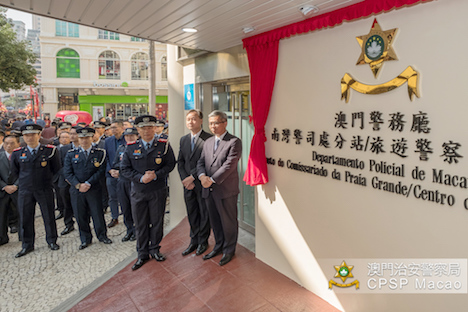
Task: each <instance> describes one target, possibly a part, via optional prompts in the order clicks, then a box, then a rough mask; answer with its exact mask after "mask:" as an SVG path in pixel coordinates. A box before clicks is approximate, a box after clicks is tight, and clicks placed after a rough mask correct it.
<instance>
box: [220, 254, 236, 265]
mask: <svg viewBox="0 0 468 312" xmlns="http://www.w3.org/2000/svg"><path fill="white" fill-rule="evenodd" d="M232 257H234V254H224V255H223V257H222V258H221V261H219V265H220V266H223V265H225V264H226V263H228V262H229V261H231V260H232Z"/></svg>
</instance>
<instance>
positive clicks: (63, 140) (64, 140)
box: [57, 128, 78, 235]
mask: <svg viewBox="0 0 468 312" xmlns="http://www.w3.org/2000/svg"><path fill="white" fill-rule="evenodd" d="M72 132H73V133H74V135H73V140H74V142H71V141H70V134H71V133H72ZM77 139H78V135H77V134H76V129H75V128H74V129H72V130H70V133H68V132H62V133H60V137H59V140H60V144H59V145H58V146H57V148H58V149H59V151H60V160H61V162H62V168H60V171H59V172H58V178H57V180H58V181H57V186H58V194H59V196H60V198H61V200H62V205H63V217H64V219H63V222H64V223H65V229H64V230H63V231H62V233H60V235H67V234H69V233H70V232H72V231H74V230H75V226H74V224H75V221H74V220H73V208H72V204H71V198H70V184H68V182H67V181H65V176H64V175H63V165H64V164H65V156H66V155H67V153H68V151H69V150H72V149H74V148H75V145H74V143H75V142H76V140H77Z"/></svg>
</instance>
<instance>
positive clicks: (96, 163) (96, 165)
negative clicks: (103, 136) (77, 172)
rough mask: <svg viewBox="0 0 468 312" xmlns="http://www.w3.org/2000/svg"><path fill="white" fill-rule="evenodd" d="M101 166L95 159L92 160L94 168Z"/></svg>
mask: <svg viewBox="0 0 468 312" xmlns="http://www.w3.org/2000/svg"><path fill="white" fill-rule="evenodd" d="M100 165H101V164H100V163H99V162H98V161H97V159H96V158H94V167H96V168H97V167H99V166H100Z"/></svg>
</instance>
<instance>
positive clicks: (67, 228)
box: [60, 225, 75, 235]
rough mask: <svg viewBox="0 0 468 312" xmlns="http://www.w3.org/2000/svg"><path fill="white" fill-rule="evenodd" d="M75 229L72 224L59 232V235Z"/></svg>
mask: <svg viewBox="0 0 468 312" xmlns="http://www.w3.org/2000/svg"><path fill="white" fill-rule="evenodd" d="M74 230H75V227H74V226H73V225H72V226H67V227H66V228H65V229H64V230H63V231H62V233H60V235H67V234H69V233H70V232H72V231H74Z"/></svg>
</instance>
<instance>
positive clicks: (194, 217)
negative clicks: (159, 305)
mask: <svg viewBox="0 0 468 312" xmlns="http://www.w3.org/2000/svg"><path fill="white" fill-rule="evenodd" d="M185 122H186V125H187V128H188V129H189V130H190V133H189V134H187V135H184V136H183V137H182V138H180V149H179V157H178V158H177V169H178V170H179V175H180V179H181V180H182V184H183V186H184V199H185V206H186V208H187V215H188V220H189V224H190V238H191V240H190V244H189V246H188V247H187V249H185V250H184V251H183V252H182V256H186V255H188V254H190V253H192V252H194V251H195V250H196V255H197V256H199V255H201V254H203V253H204V252H205V251H206V249H207V248H208V237H209V236H210V229H211V228H210V219H209V217H208V210H207V208H206V203H205V200H204V199H203V198H202V185H201V183H200V180H199V179H198V174H197V162H198V160H199V159H200V156H201V152H202V150H203V144H204V143H205V141H206V139H208V138H209V137H211V136H212V135H211V134H209V133H206V132H205V131H203V129H202V125H203V113H202V112H201V111H200V110H196V109H192V110H190V111H189V112H188V113H187V116H186V118H185Z"/></svg>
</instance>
